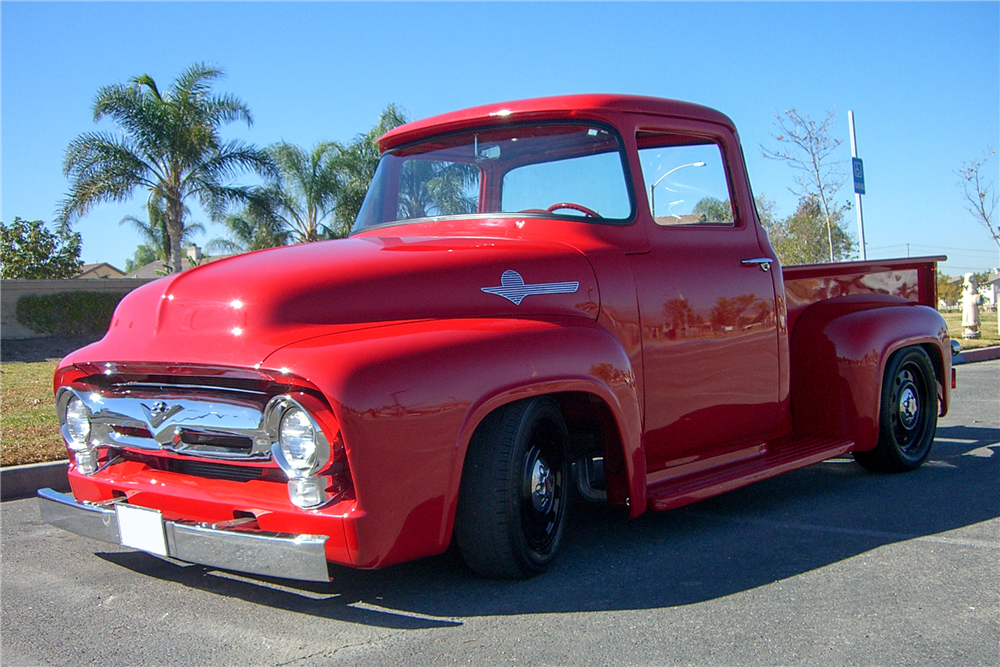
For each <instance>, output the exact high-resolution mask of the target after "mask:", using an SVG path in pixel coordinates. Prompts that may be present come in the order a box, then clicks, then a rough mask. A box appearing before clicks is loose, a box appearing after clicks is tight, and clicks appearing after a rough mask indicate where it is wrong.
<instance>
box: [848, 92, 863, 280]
mask: <svg viewBox="0 0 1000 667" xmlns="http://www.w3.org/2000/svg"><path fill="white" fill-rule="evenodd" d="M847 122H848V124H850V126H851V172H852V173H853V176H854V202H855V204H856V205H857V208H858V242H859V243H860V245H861V259H863V260H867V259H868V251H867V249H866V248H865V218H864V215H863V214H862V212H861V195H863V194H865V166H864V163H863V162H862V161H861V158H859V157H858V139H857V137H856V136H855V134H854V112H853V111H848V112H847Z"/></svg>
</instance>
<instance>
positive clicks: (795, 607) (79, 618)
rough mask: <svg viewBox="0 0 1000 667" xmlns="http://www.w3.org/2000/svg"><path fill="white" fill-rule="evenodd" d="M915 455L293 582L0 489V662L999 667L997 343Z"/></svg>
mask: <svg viewBox="0 0 1000 667" xmlns="http://www.w3.org/2000/svg"><path fill="white" fill-rule="evenodd" d="M958 378H959V388H958V389H957V390H956V391H955V392H954V405H953V409H952V412H951V413H950V414H949V415H948V416H947V417H945V418H943V419H942V420H941V421H940V423H939V426H938V437H937V440H936V442H935V446H934V450H933V451H932V453H931V460H930V461H929V462H928V463H927V464H926V465H924V467H922V468H921V469H920V470H918V471H917V472H914V473H910V474H904V475H873V474H871V473H867V472H865V471H864V470H862V469H861V468H860V467H859V466H858V465H856V464H855V463H853V462H852V461H851V460H849V459H837V460H833V461H829V462H826V463H822V464H818V465H815V466H812V467H810V468H806V469H804V470H800V471H796V472H793V473H790V474H788V475H784V476H782V477H778V478H776V479H773V480H769V481H766V482H763V483H760V484H757V485H754V486H751V487H747V488H744V489H740V490H738V491H734V492H731V493H728V494H725V495H723V496H720V497H717V498H713V499H710V500H706V501H703V502H700V503H697V504H695V505H692V506H690V507H687V508H684V509H681V510H676V511H673V512H666V513H655V514H653V513H647V514H646V515H644V516H643V517H640V518H639V519H637V520H634V521H629V520H628V519H626V518H625V517H624V516H623V515H622V514H620V513H619V512H617V511H612V510H609V509H607V508H603V507H599V506H579V505H578V506H577V507H576V508H575V509H577V511H576V513H575V515H574V516H573V518H572V521H571V525H570V527H569V530H568V535H567V539H566V541H565V544H564V548H563V551H562V553H561V555H560V558H559V560H558V561H557V563H556V564H555V566H554V568H553V569H552V570H551V571H550V572H549V573H548V574H546V575H544V576H542V577H538V578H536V579H533V580H531V581H526V582H516V583H506V582H492V581H484V580H481V579H478V578H476V577H475V576H473V575H472V574H470V573H469V572H468V571H467V570H465V569H464V568H463V566H462V565H461V564H460V563H459V562H458V560H457V559H455V558H453V557H452V556H449V555H445V556H441V557H437V558H431V559H425V560H422V561H418V562H415V563H408V564H405V565H401V566H397V567H393V568H389V569H387V570H381V571H372V572H361V571H353V570H348V569H343V570H338V571H337V573H336V575H337V576H336V578H335V580H334V581H333V582H331V583H330V584H300V583H295V582H287V581H280V580H267V579H261V578H255V577H246V576H241V575H234V574H229V573H225V572H220V571H216V570H211V569H208V568H204V567H200V566H186V567H185V566H179V565H175V564H173V563H169V562H165V561H161V560H159V559H157V558H155V557H154V556H149V555H146V554H143V553H140V552H135V551H131V550H129V549H124V548H119V547H115V546H112V545H108V544H105V543H101V542H95V541H92V540H89V539H87V538H83V537H79V536H76V535H73V534H70V533H66V532H62V531H59V530H57V529H55V528H52V527H50V526H47V525H46V524H44V523H42V522H41V521H40V520H39V518H38V510H37V507H36V503H35V501H34V500H19V501H10V502H4V503H3V504H2V515H0V519H2V541H0V562H2V566H3V568H2V583H0V585H2V596H0V610H2V628H0V633H2V634H0V640H2V647H0V651H2V653H0V661H2V664H3V665H5V666H13V665H73V666H78V665H89V664H98V665H102V666H113V665H128V666H141V665H240V666H245V665H275V666H277V665H281V666H292V665H294V666H296V667H298V666H313V665H333V664H342V663H343V664H350V665H423V664H428V665H431V664H433V665H437V664H472V665H491V664H524V665H667V664H670V665H778V664H781V665H948V666H957V665H977V666H978V665H998V664H1000V361H990V362H983V363H976V364H969V365H964V366H961V367H959V368H958Z"/></svg>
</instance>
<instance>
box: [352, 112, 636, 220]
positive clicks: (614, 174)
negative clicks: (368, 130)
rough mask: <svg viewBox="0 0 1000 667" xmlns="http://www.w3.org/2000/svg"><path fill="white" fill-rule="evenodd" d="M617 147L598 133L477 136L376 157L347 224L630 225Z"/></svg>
mask: <svg viewBox="0 0 1000 667" xmlns="http://www.w3.org/2000/svg"><path fill="white" fill-rule="evenodd" d="M624 164H625V160H624V154H623V151H622V146H621V141H620V140H619V138H618V136H617V135H616V134H615V133H614V132H613V131H611V130H610V129H606V128H603V127H600V126H595V125H590V124H588V125H583V124H579V125H578V124H572V125H570V124H558V125H552V124H549V125H533V126H514V127H504V128H498V129H486V130H478V131H474V132H467V133H462V134H453V135H448V136H444V137H435V138H433V139H429V140H427V141H424V142H420V143H417V144H411V145H409V146H405V147H403V148H399V149H396V150H392V151H389V152H387V153H386V154H385V155H383V156H382V159H381V161H380V162H379V166H378V170H377V171H376V172H375V178H374V179H372V183H371V187H370V188H369V189H368V194H367V196H366V197H365V201H364V204H363V205H362V207H361V211H360V213H359V214H358V219H357V221H356V222H355V224H354V231H355V232H358V231H361V230H363V229H367V228H369V227H375V226H378V225H384V224H392V223H399V222H408V221H415V220H420V219H425V218H433V217H440V216H455V215H470V214H480V213H483V214H504V213H509V214H517V215H538V216H558V217H575V218H581V219H586V220H588V221H600V222H623V221H626V220H628V219H629V218H631V217H632V200H631V197H630V196H629V190H628V186H627V184H626V178H625V167H624Z"/></svg>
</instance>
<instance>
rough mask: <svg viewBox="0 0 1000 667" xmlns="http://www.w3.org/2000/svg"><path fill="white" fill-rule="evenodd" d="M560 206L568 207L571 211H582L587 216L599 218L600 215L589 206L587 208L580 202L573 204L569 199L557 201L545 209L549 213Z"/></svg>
mask: <svg viewBox="0 0 1000 667" xmlns="http://www.w3.org/2000/svg"><path fill="white" fill-rule="evenodd" d="M561 208H568V209H570V210H573V211H579V212H580V213H583V214H584V215H585V216H587V217H588V218H599V217H601V216H600V214H599V213H597V212H596V211H592V210H590V209H589V208H587V207H586V206H581V205H580V204H574V203H573V202H569V201H563V202H559V203H558V204H553V205H552V206H549V207H548V208H547V209H545V210H546V211H548V212H549V213H555V212H556V211H558V210H559V209H561Z"/></svg>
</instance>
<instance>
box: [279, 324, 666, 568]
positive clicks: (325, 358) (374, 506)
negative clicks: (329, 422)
mask: <svg viewBox="0 0 1000 667" xmlns="http://www.w3.org/2000/svg"><path fill="white" fill-rule="evenodd" d="M268 361H269V363H272V364H273V365H275V366H278V367H288V368H289V369H291V370H292V371H293V372H295V373H296V374H297V375H301V376H303V377H305V378H306V379H308V380H309V381H310V382H312V383H313V384H314V385H315V386H316V387H318V388H319V389H320V391H322V392H323V394H324V395H325V396H326V397H327V399H328V400H329V402H330V403H331V405H332V406H333V407H334V410H335V413H336V414H337V418H338V422H339V424H340V428H341V431H342V434H343V438H344V443H345V448H346V450H347V456H348V460H349V461H350V465H351V472H352V475H353V478H354V482H355V492H356V498H357V500H356V503H357V512H358V517H359V518H358V520H356V521H355V522H354V524H352V526H351V527H350V528H349V531H348V532H349V534H348V542H349V544H351V545H352V549H354V550H355V552H356V555H355V556H353V557H354V558H355V559H356V561H355V562H356V564H357V565H358V566H359V567H379V566H383V565H389V564H392V563H396V562H401V561H403V560H411V559H413V558H416V557H420V556H425V555H431V554H434V553H440V552H441V551H443V550H444V549H445V548H447V546H448V544H449V541H450V539H451V536H452V531H453V528H454V518H455V509H456V507H457V499H458V494H459V489H460V486H461V480H462V469H463V465H464V461H465V457H466V454H467V451H468V446H469V442H470V440H471V438H472V434H473V433H474V432H475V429H476V428H477V427H478V426H479V424H481V422H482V420H483V419H484V418H485V417H486V415H488V414H490V413H491V412H492V411H493V410H495V409H496V408H498V407H500V406H502V405H504V404H507V403H510V402H513V401H516V400H520V399H523V398H528V397H532V396H541V395H555V396H556V397H557V400H558V401H560V405H561V406H565V407H564V409H566V410H567V411H568V412H572V411H573V410H574V409H578V407H576V406H581V405H591V404H592V405H594V406H597V411H598V412H600V414H602V415H611V418H609V419H607V421H602V422H601V423H602V424H604V423H608V424H613V425H614V432H615V433H616V434H617V438H618V442H620V446H621V452H622V456H621V458H622V467H623V468H624V469H625V473H624V475H623V478H624V479H626V480H627V492H628V496H627V497H629V498H630V499H631V503H630V509H631V510H632V512H635V509H636V508H637V507H638V508H639V509H640V510H641V509H644V508H645V503H644V502H641V499H642V498H643V495H644V493H645V482H646V478H645V459H644V457H643V454H642V450H641V446H640V443H641V415H640V409H639V399H638V395H637V393H636V377H635V372H634V371H633V369H632V366H631V362H630V360H629V356H628V354H627V353H626V351H625V349H624V348H623V347H622V345H621V343H620V342H619V341H618V339H617V338H615V336H614V335H613V334H611V333H610V332H609V331H608V330H607V329H605V328H604V327H603V326H601V325H600V324H598V323H595V322H593V321H588V320H583V319H581V318H562V319H557V320H544V319H527V318H526V319H516V320H515V319H499V318H498V319H489V320H482V319H481V320H450V321H445V320H435V321H422V322H412V323H400V324H397V325H392V326H386V327H380V328H377V329H371V330H366V331H359V332H356V333H350V334H346V335H340V334H335V335H330V336H328V337H324V338H317V339H311V340H309V341H304V342H302V343H300V344H296V345H293V346H288V347H286V348H283V349H282V350H281V351H280V354H275V355H274V356H273V357H272V358H269V359H268ZM593 396H596V399H595V398H590V397H593ZM636 499H639V502H637V501H636Z"/></svg>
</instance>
